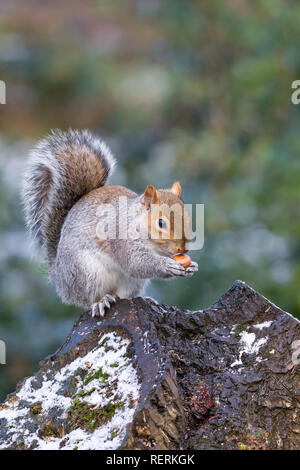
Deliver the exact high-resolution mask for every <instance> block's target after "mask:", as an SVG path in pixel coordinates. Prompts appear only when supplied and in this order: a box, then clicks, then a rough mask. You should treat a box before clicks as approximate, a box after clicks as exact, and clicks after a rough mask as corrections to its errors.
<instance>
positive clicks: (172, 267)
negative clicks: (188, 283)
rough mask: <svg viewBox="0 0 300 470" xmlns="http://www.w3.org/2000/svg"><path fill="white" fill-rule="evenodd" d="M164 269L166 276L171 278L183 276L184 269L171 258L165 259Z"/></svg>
mask: <svg viewBox="0 0 300 470" xmlns="http://www.w3.org/2000/svg"><path fill="white" fill-rule="evenodd" d="M165 269H166V272H167V274H168V275H169V276H170V277H172V276H185V269H184V267H183V266H181V264H180V263H178V261H175V260H174V259H172V258H167V260H166V264H165Z"/></svg>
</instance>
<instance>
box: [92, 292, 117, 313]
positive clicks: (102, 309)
mask: <svg viewBox="0 0 300 470" xmlns="http://www.w3.org/2000/svg"><path fill="white" fill-rule="evenodd" d="M117 299H118V296H117V295H111V294H105V295H104V296H103V297H102V299H100V300H98V301H97V302H94V303H93V305H92V307H91V310H92V317H102V318H103V317H104V315H105V313H106V312H107V310H109V309H110V307H111V304H115V303H116V301H117Z"/></svg>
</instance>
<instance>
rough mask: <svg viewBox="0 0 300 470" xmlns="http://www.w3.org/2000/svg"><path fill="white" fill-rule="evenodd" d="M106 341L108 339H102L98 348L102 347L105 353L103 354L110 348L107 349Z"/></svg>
mask: <svg viewBox="0 0 300 470" xmlns="http://www.w3.org/2000/svg"><path fill="white" fill-rule="evenodd" d="M107 341H108V338H105V339H104V340H103V341H101V343H100V344H99V346H100V347H101V346H103V347H104V351H105V352H107V351H109V349H110V348H109V347H108V345H107Z"/></svg>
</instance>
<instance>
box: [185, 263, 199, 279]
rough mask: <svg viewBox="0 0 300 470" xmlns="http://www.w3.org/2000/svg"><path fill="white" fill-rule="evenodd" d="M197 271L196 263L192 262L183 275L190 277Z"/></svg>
mask: <svg viewBox="0 0 300 470" xmlns="http://www.w3.org/2000/svg"><path fill="white" fill-rule="evenodd" d="M197 271H198V263H196V261H192V262H191V264H190V265H189V266H188V267H187V268H186V270H185V275H186V276H192V275H193V274H195V273H196V272H197Z"/></svg>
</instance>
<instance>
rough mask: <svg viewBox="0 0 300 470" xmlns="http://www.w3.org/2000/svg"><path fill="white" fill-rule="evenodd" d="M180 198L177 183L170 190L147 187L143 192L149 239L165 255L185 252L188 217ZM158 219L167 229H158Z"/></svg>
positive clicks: (179, 187)
mask: <svg viewBox="0 0 300 470" xmlns="http://www.w3.org/2000/svg"><path fill="white" fill-rule="evenodd" d="M180 197H181V186H180V183H179V182H175V183H174V184H173V186H172V188H171V189H156V188H154V186H152V185H148V186H147V188H146V190H145V192H144V199H143V200H144V204H145V206H146V208H147V210H148V234H149V239H151V241H152V242H153V243H155V244H156V247H157V249H158V250H159V251H160V252H162V253H163V254H165V255H173V254H176V253H185V252H186V251H187V242H188V238H189V233H190V217H189V214H188V213H187V212H186V210H185V208H184V204H183V202H182V200H181V199H180ZM159 219H162V220H163V222H164V223H166V225H167V227H165V228H160V227H159V225H158V221H159Z"/></svg>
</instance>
